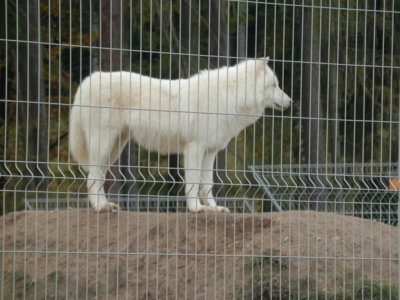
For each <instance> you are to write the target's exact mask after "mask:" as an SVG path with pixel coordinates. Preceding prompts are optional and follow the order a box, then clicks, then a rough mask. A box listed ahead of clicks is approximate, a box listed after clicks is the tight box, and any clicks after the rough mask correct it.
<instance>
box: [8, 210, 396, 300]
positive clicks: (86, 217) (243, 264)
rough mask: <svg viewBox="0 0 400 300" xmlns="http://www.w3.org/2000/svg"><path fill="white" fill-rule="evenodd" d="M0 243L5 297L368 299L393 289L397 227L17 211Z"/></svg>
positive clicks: (295, 217)
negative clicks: (323, 297) (316, 297)
mask: <svg viewBox="0 0 400 300" xmlns="http://www.w3.org/2000/svg"><path fill="white" fill-rule="evenodd" d="M0 236H1V238H0V241H1V245H0V249H2V250H3V251H2V255H1V257H0V262H1V264H0V268H1V271H0V276H1V278H0V280H1V284H0V289H1V293H0V295H3V296H4V299H8V298H9V297H10V296H13V293H14V296H15V297H16V298H20V297H24V296H25V297H27V298H30V297H32V296H34V295H36V297H37V298H38V299H41V298H42V297H44V295H47V296H49V297H51V296H58V297H67V298H69V297H74V298H75V297H78V298H86V297H87V298H94V297H96V296H97V297H99V298H103V297H104V296H105V295H108V297H109V299H114V298H119V297H125V296H126V295H127V294H128V295H129V297H128V298H136V299H143V298H146V297H148V298H149V299H159V298H166V297H168V298H169V297H171V298H179V299H182V298H190V299H193V298H203V299H222V298H223V297H225V298H227V299H232V298H237V299H238V298H243V297H244V298H246V299H250V298H255V299H257V298H259V297H260V296H261V295H264V296H271V297H272V298H275V297H278V298H279V295H281V296H282V298H288V297H290V296H295V295H297V296H299V297H300V298H301V297H304V296H305V297H310V296H312V295H317V294H318V295H322V294H325V295H328V296H329V295H333V294H336V295H338V294H339V293H341V294H345V295H344V296H347V295H353V296H356V295H357V293H362V295H364V296H365V295H366V293H367V292H368V291H369V292H371V293H372V292H374V291H373V289H374V288H376V286H377V287H378V289H379V291H380V293H381V295H382V294H383V293H386V292H389V293H394V290H393V285H394V283H397V282H398V268H399V264H398V260H397V258H398V248H397V245H398V240H397V229H396V228H395V227H390V226H388V225H385V224H381V223H378V222H374V221H369V220H364V219H360V218H355V217H348V216H347V217H346V216H341V215H335V214H330V213H316V212H307V211H292V212H282V213H268V214H214V213H208V214H191V213H190V214H189V213H188V214H185V213H177V214H174V213H170V214H166V213H135V212H125V211H121V212H119V213H117V214H105V213H103V214H97V213H95V212H93V211H91V210H65V211H49V212H45V211H40V212H17V213H10V214H7V215H6V216H4V217H2V218H0ZM377 284H378V285H377ZM366 288H367V289H366Z"/></svg>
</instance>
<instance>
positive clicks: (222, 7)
mask: <svg viewBox="0 0 400 300" xmlns="http://www.w3.org/2000/svg"><path fill="white" fill-rule="evenodd" d="M227 13H228V5H227V2H226V1H225V0H218V1H211V6H210V24H209V28H210V38H209V39H210V40H209V42H210V46H209V49H210V52H209V55H210V58H209V68H211V69H214V68H221V67H223V66H226V65H228V61H229V60H228V56H229V44H228V35H227V31H228V20H227V18H226V15H227ZM221 113H224V112H221ZM214 169H215V171H214V176H213V177H214V188H213V192H214V196H216V197H224V196H226V188H225V186H224V183H225V182H226V149H224V150H221V151H219V152H218V154H217V157H216V160H215V163H214Z"/></svg>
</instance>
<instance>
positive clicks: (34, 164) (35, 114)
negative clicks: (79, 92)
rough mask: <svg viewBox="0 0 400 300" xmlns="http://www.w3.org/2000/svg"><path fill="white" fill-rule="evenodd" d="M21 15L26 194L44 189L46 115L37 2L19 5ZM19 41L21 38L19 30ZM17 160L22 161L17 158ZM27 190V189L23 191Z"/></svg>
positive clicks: (45, 172) (20, 91) (46, 140)
mask: <svg viewBox="0 0 400 300" xmlns="http://www.w3.org/2000/svg"><path fill="white" fill-rule="evenodd" d="M20 9H21V12H22V15H24V16H26V18H27V23H26V35H27V36H26V39H27V41H28V43H27V45H23V44H22V45H21V44H19V61H17V62H16V63H17V64H18V65H17V68H18V70H19V79H18V80H19V93H20V97H19V99H18V100H21V101H22V103H21V104H20V108H21V110H20V112H21V119H22V122H23V123H22V124H23V131H24V134H25V151H26V153H25V157H24V158H23V159H24V160H25V159H26V160H27V163H26V168H27V170H26V172H27V174H28V175H29V176H31V174H32V175H33V176H34V178H33V180H32V181H30V184H32V185H30V186H29V190H32V189H33V188H35V189H37V190H39V191H40V190H42V191H45V190H46V189H47V180H46V175H47V160H48V122H47V120H48V111H47V106H46V104H45V101H44V99H43V98H44V96H45V92H44V86H43V76H42V47H41V45H40V44H39V43H37V42H38V41H40V19H39V15H40V14H39V3H38V1H37V0H32V1H29V2H22V3H21V5H20ZM21 29H22V30H21V31H20V37H21V36H23V28H21ZM19 159H22V157H20V158H19ZM27 188H28V187H27Z"/></svg>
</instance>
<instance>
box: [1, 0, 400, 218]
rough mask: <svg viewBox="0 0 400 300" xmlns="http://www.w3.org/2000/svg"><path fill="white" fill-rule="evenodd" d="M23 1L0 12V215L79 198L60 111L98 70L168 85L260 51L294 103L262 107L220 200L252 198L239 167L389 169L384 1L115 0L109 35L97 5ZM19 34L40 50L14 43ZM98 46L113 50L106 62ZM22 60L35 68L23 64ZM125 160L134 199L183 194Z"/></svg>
mask: <svg viewBox="0 0 400 300" xmlns="http://www.w3.org/2000/svg"><path fill="white" fill-rule="evenodd" d="M114 2H118V1H114ZM29 3H30V9H28V8H27V7H25V6H24V5H25V4H23V3H22V4H20V3H19V2H17V1H15V0H7V1H2V2H1V4H0V12H1V18H0V19H1V25H0V99H1V101H0V172H1V174H3V176H2V177H1V180H0V185H1V187H2V188H3V191H4V192H3V203H2V204H1V205H0V213H4V212H5V211H10V210H14V209H22V208H23V205H22V202H21V201H20V200H21V199H23V198H25V197H27V196H30V197H41V195H42V193H44V194H46V195H47V196H50V195H53V194H54V195H56V196H57V195H58V196H59V197H67V195H68V196H70V197H75V196H77V195H78V194H79V195H84V193H85V191H86V187H85V185H84V181H83V176H84V175H83V173H82V172H81V171H80V170H79V169H78V167H77V166H76V165H75V164H72V165H70V164H69V163H70V162H71V158H70V155H69V151H68V115H69V109H70V103H71V102H72V99H73V96H74V93H75V90H76V87H77V86H78V84H79V82H80V81H81V80H82V79H83V78H84V77H85V76H87V75H89V74H90V73H91V72H92V71H93V70H98V69H102V70H105V69H113V70H115V69H123V70H128V71H134V72H140V73H142V74H145V75H151V76H155V77H162V78H171V79H177V78H185V77H187V76H188V75H191V74H194V73H197V72H198V70H202V69H207V68H216V67H218V66H222V65H226V64H229V65H233V64H235V63H236V62H237V60H240V59H242V58H244V57H264V56H270V58H271V62H270V64H271V66H272V67H273V68H274V70H275V71H276V73H277V76H278V78H279V79H280V83H281V86H282V87H283V89H284V90H285V91H286V92H288V93H289V94H291V95H292V96H293V99H294V105H293V108H292V109H291V110H289V111H286V112H284V113H280V112H272V111H270V110H267V111H266V112H265V116H264V117H263V118H261V119H260V120H259V121H258V122H257V123H256V124H254V125H252V126H250V127H249V128H247V129H246V130H245V131H244V132H243V133H241V134H240V135H239V136H238V137H237V138H236V139H235V140H233V141H232V142H231V143H230V144H229V146H228V149H227V151H226V153H225V163H224V165H223V166H224V167H223V168H224V169H225V168H226V169H227V171H226V172H222V173H224V177H225V179H224V181H225V190H226V193H227V195H228V196H235V197H256V198H262V197H263V191H262V189H260V188H259V187H258V186H257V182H256V181H255V180H254V178H253V177H252V176H250V174H248V173H246V172H245V170H246V166H247V165H252V164H286V163H291V164H299V163H339V162H352V163H353V162H354V163H356V162H396V161H397V160H398V157H397V155H398V152H399V151H398V141H399V136H398V134H399V122H398V120H399V106H400V103H399V101H400V100H399V99H400V94H399V91H400V41H399V39H398V38H396V37H398V36H399V33H400V32H399V28H400V14H399V13H398V12H399V5H400V4H399V3H398V1H394V0H381V1H372V0H366V1H356V0H350V1H338V0H332V1H329V2H326V1H303V2H302V3H304V4H305V6H302V5H300V4H298V1H291V0H289V1H283V0H282V1H275V2H274V3H272V2H267V3H266V4H265V3H259V2H257V1H249V2H244V1H243V2H235V1H226V2H225V1H221V2H220V6H215V5H214V4H213V5H212V6H210V5H209V1H190V0H183V1H175V0H171V1H133V2H132V3H131V1H125V0H124V1H122V2H121V6H120V7H118V9H114V11H112V13H113V16H116V17H115V18H114V19H113V20H114V21H113V22H114V23H113V25H114V27H117V29H118V30H117V31H118V35H117V34H116V33H115V31H110V29H109V28H108V29H107V28H106V27H104V26H103V25H104V23H105V24H109V23H110V22H108V23H107V21H109V20H107V12H108V11H109V10H107V8H106V7H104V6H102V7H100V5H101V4H102V5H106V4H107V3H108V2H107V1H103V2H99V1H98V0H92V1H78V0H72V1H61V2H60V1H55V0H50V1H45V2H43V1H40V2H38V1H37V0H35V1H29ZM213 3H214V2H213ZM215 3H216V2H215ZM328 4H329V5H328ZM35 5H36V6H35ZM310 5H313V6H312V7H311V6H310ZM35 7H36V8H37V10H35ZM108 9H109V7H108ZM32 11H33V12H32ZM28 12H29V18H28ZM35 15H36V19H35ZM28 19H29V20H30V23H29V24H28V23H27V21H28ZM115 20H117V21H118V22H116V21H115ZM216 20H222V21H221V22H219V23H218V21H216ZM102 21H103V23H102ZM35 28H36V29H35ZM107 36H109V37H110V36H112V37H113V38H114V41H113V42H112V41H104V40H102V38H103V39H104V37H107ZM28 39H31V40H34V41H40V43H36V42H35V43H33V44H30V45H29V47H28V46H27V45H28V43H27V41H28ZM107 43H108V44H107ZM110 43H111V44H110ZM110 45H111V46H110ZM110 47H111V48H114V49H118V50H116V51H113V52H112V54H110V51H108V50H109V48H110ZM121 48H122V51H119V50H120V49H121ZM28 50H29V51H28ZM35 51H36V52H35ZM34 53H36V55H37V57H36V58H32V55H33V54H34ZM28 54H29V55H28ZM113 55H114V56H113ZM227 57H229V59H226V58H227ZM31 61H37V68H36V67H30V68H28V69H27V66H28V65H29V63H30V62H31ZM111 61H112V65H111ZM115 61H117V62H115ZM119 61H121V62H122V65H119ZM310 61H314V62H315V63H310ZM307 74H308V75H307ZM310 74H312V76H311V75H310ZM307 76H308V77H309V78H308V77H307ZM27 79H30V81H31V83H32V82H33V81H34V80H36V81H34V82H35V84H34V86H31V85H32V84H31V85H28V83H27ZM28 95H29V97H28ZM37 101H39V102H40V103H39V104H37ZM315 108H316V109H315ZM38 112H40V113H38ZM27 120H29V123H28V121H27ZM134 147H135V146H132V148H134ZM134 153H136V154H135V155H134V156H133V158H132V159H130V160H125V161H127V162H130V163H129V164H131V165H133V166H134V167H132V168H131V169H130V170H132V173H133V175H134V177H135V178H136V181H135V187H134V190H135V192H140V193H143V194H150V193H152V194H157V193H162V194H167V193H173V194H182V193H183V189H182V186H181V185H180V184H179V183H176V184H173V181H172V180H171V176H170V169H169V158H168V157H159V156H158V155H157V154H154V153H148V152H147V151H146V150H143V149H139V150H138V151H136V152H134ZM178 161H180V166H182V159H181V158H179V159H178ZM136 165H138V166H139V167H135V166H136ZM148 166H151V167H152V168H151V169H149V168H148ZM126 169H127V168H120V169H115V170H114V177H115V178H116V179H119V180H120V181H121V183H118V184H116V185H115V188H114V192H115V191H117V192H118V191H121V190H123V189H124V182H123V178H124V176H122V175H121V173H123V174H127V171H126ZM179 171H180V176H182V175H183V174H182V171H181V170H179ZM180 176H179V174H178V176H176V177H175V180H179V177H180ZM125 177H126V176H125ZM110 178H113V176H110ZM128 179H129V178H128ZM130 180H131V181H133V179H132V178H131V179H130ZM35 191H37V192H35ZM32 193H33V195H32ZM260 206H261V204H256V207H257V208H260Z"/></svg>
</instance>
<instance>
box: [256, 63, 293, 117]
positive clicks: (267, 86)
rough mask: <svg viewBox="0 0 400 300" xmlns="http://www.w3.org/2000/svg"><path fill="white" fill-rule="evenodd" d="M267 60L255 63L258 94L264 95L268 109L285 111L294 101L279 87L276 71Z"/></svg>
mask: <svg viewBox="0 0 400 300" xmlns="http://www.w3.org/2000/svg"><path fill="white" fill-rule="evenodd" d="M268 60H269V57H267V58H262V59H257V60H256V61H255V74H256V85H257V91H258V93H262V96H261V95H260V94H259V95H260V96H261V97H262V98H263V99H264V105H265V107H266V108H272V109H276V110H284V109H286V108H288V107H289V106H290V104H291V103H292V99H291V98H290V97H289V96H288V95H286V94H285V92H284V91H282V90H281V88H280V87H279V81H278V78H277V77H276V75H275V73H274V71H272V69H271V68H270V67H269V66H268Z"/></svg>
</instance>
